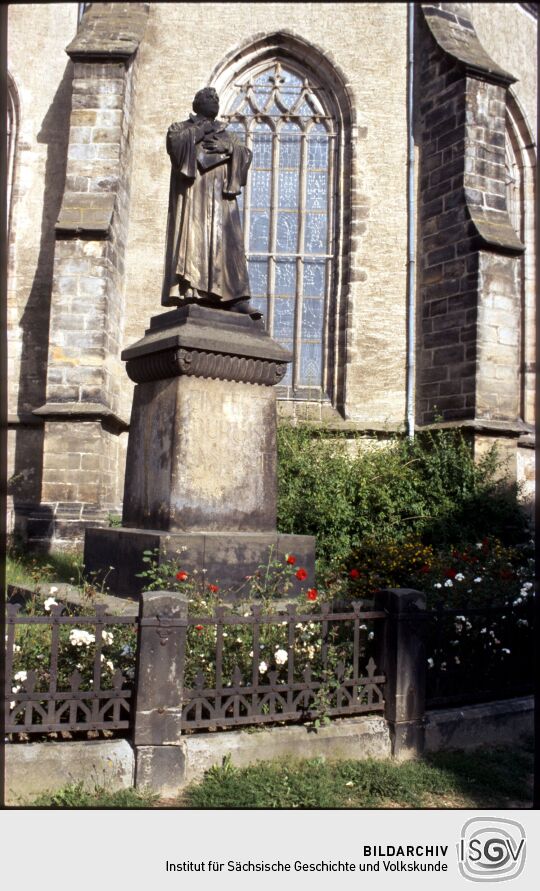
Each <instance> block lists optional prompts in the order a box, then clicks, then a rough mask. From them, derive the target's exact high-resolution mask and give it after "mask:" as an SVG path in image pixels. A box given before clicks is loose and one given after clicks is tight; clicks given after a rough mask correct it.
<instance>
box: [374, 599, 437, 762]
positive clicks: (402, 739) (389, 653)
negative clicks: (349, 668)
mask: <svg viewBox="0 0 540 891" xmlns="http://www.w3.org/2000/svg"><path fill="white" fill-rule="evenodd" d="M425 607H426V598H425V594H423V593H421V592H420V591H415V590H412V589H408V588H388V589H385V590H382V591H378V592H377V593H376V595H375V609H384V610H386V611H387V613H388V617H387V619H386V621H385V623H384V628H383V632H382V635H379V650H378V654H377V656H376V657H375V662H376V663H377V665H378V668H379V671H381V672H383V673H384V674H385V675H386V683H385V693H384V698H385V710H384V716H385V718H386V720H387V721H388V723H389V728H390V736H391V739H392V754H393V755H394V757H396V758H398V759H400V760H405V759H407V758H414V757H416V756H418V755H419V754H421V753H422V751H423V747H424V728H423V718H424V711H425V696H426V692H425V691H426V648H425V628H424V626H423V624H422V623H419V622H418V615H417V614H418V612H419V611H422V610H425Z"/></svg>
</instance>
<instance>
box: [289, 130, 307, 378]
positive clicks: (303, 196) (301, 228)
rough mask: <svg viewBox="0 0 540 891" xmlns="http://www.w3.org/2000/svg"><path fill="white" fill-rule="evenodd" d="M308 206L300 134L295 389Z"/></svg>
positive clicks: (299, 356)
mask: <svg viewBox="0 0 540 891" xmlns="http://www.w3.org/2000/svg"><path fill="white" fill-rule="evenodd" d="M306 208H307V135H306V132H305V130H304V131H303V132H302V133H301V135H300V171H299V177H298V232H297V236H296V237H297V242H296V251H297V254H296V295H295V301H294V303H295V306H294V334H293V337H294V354H295V357H296V358H295V362H294V366H293V381H292V385H293V390H296V389H297V387H298V386H299V384H300V363H301V361H302V349H303V343H302V305H303V293H304V291H303V289H304V258H305V251H304V237H305V228H306V226H305V223H306Z"/></svg>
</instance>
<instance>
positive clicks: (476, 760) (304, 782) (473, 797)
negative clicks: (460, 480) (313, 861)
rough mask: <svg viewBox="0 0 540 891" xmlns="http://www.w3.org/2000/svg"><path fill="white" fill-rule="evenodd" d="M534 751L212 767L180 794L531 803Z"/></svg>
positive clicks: (270, 801)
mask: <svg viewBox="0 0 540 891" xmlns="http://www.w3.org/2000/svg"><path fill="white" fill-rule="evenodd" d="M531 771H532V752H531V750H530V748H527V749H525V750H517V751H515V750H513V749H507V748H499V749H490V750H480V751H478V752H459V751H456V752H440V753H437V754H434V755H431V756H429V757H427V758H425V759H423V760H420V761H409V762H404V763H401V764H398V763H396V762H393V761H390V760H384V761H375V760H372V759H367V760H365V761H341V762H333V763H332V762H326V761H324V760H323V759H320V758H317V759H311V760H307V761H306V760H304V761H298V762H296V763H291V762H281V763H280V762H266V763H260V764H257V765H253V766H250V767H246V768H242V769H239V768H236V767H234V766H233V765H232V764H230V762H225V763H224V764H223V765H222V766H221V767H213V768H211V769H210V770H209V771H208V772H207V773H206V775H205V777H204V779H203V781H202V782H201V783H198V784H196V785H192V786H190V787H189V788H188V789H187V790H186V792H185V793H184V796H183V804H184V806H186V807H202V808H282V807H284V808H382V807H402V808H426V807H434V808H452V807H470V808H479V807H499V808H503V807H508V806H510V803H511V804H512V805H514V806H517V807H526V806H528V805H530V802H529V801H528V799H529V795H530V790H529V789H528V781H529V777H530V773H531Z"/></svg>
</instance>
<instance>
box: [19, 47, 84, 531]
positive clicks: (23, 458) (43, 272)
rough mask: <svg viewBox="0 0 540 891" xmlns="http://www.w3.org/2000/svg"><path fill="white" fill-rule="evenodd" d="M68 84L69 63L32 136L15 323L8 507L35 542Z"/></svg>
mask: <svg viewBox="0 0 540 891" xmlns="http://www.w3.org/2000/svg"><path fill="white" fill-rule="evenodd" d="M72 79H73V64H72V62H68V63H67V65H66V68H65V71H64V74H63V76H62V80H61V81H60V83H59V85H58V89H57V91H56V93H55V96H54V99H53V101H52V103H51V105H50V107H49V110H48V111H47V114H46V115H45V117H44V119H43V121H42V123H41V128H40V131H39V133H38V135H37V141H38V143H43V144H45V145H47V158H46V162H45V181H44V193H43V213H42V218H41V243H40V248H39V256H38V261H37V266H36V270H35V274H34V280H33V283H32V287H31V289H30V293H29V295H28V300H27V303H26V307H25V309H24V312H23V314H22V317H21V322H20V324H21V328H22V350H21V366H20V378H19V398H18V405H17V412H18V414H19V417H20V419H21V424H20V426H19V427H18V428H17V433H16V442H15V469H14V474H13V477H12V478H11V481H10V491H9V494H10V495H12V497H13V503H14V514H15V526H14V531H15V533H16V534H20V535H23V536H24V537H26V534H27V532H28V534H29V535H30V536H32V537H34V536H35V535H36V534H37V535H38V537H40V538H41V537H43V535H45V537H48V534H49V533H48V531H47V530H48V529H50V526H51V522H52V516H51V515H50V511H47V512H46V514H47V515H48V516H43V518H42V519H41V521H40V524H41V529H40V530H38V529H33V530H32V529H31V528H30V526H31V525H32V524H33V523H34V522H36V521H37V515H36V516H35V519H34V520H31V519H30V517H29V514H35V513H36V508H37V507H38V505H39V503H40V501H41V484H42V476H43V441H44V430H43V426H42V424H41V422H40V421H38V422H37V424H36V422H35V421H34V419H33V418H32V415H31V412H32V411H33V410H34V409H36V408H39V407H40V406H41V405H43V404H44V403H45V401H46V389H47V354H48V346H49V319H50V309H51V292H52V284H53V268H54V250H55V230H54V226H55V223H56V220H57V218H58V214H59V211H60V205H61V203H62V196H63V193H64V184H65V178H66V165H67V149H68V143H69V121H70V114H71V83H72ZM23 212H24V209H23ZM36 421H37V419H36ZM37 513H39V511H38V512H37ZM27 518H28V529H27Z"/></svg>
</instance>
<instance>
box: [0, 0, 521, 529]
mask: <svg viewBox="0 0 540 891" xmlns="http://www.w3.org/2000/svg"><path fill="white" fill-rule="evenodd" d="M248 11H249V14H247V13H248ZM416 20H417V21H416V36H415V52H416V59H415V65H416V78H417V82H416V94H415V113H414V132H415V151H416V156H415V157H416V184H415V196H414V197H415V199H416V202H417V208H418V223H417V238H418V241H417V244H418V252H417V258H416V267H417V356H416V360H417V384H416V410H417V416H416V422H417V424H418V425H420V426H422V425H429V424H431V423H433V422H437V423H439V422H441V420H442V423H444V424H446V425H447V424H451V425H453V424H455V425H458V426H464V428H465V429H467V430H468V431H469V432H470V434H471V436H472V438H473V442H474V443H475V449H476V451H477V453H478V454H481V452H482V451H483V450H484V449H485V448H486V447H487V446H488V445H489V443H491V442H494V441H497V440H498V441H500V443H501V444H502V445H503V447H504V450H505V453H508V455H509V458H510V465H511V469H512V470H513V472H515V474H516V475H517V477H518V478H520V479H523V480H524V481H525V483H526V488H527V491H528V493H529V494H530V493H532V491H533V473H532V460H531V459H532V455H533V452H532V446H533V438H532V436H531V434H532V429H533V428H532V424H533V422H534V381H535V364H534V363H535V355H534V331H535V325H534V315H535V256H534V237H533V233H534V189H533V180H534V171H535V167H534V165H535V151H534V148H533V147H532V146H531V145H530V141H531V135H530V134H532V133H534V132H535V122H536V67H535V59H536V22H535V20H534V18H533V16H532V15H531V14H530V13H529V12H527V11H525V10H524V9H523V5H522V4H502V3H496V4H485V3H480V4H477V3H474V4H467V3H458V4H452V3H444V4H417V5H416ZM30 21H31V22H32V33H33V35H34V37H33V40H34V43H33V48H32V64H31V65H30V64H29V61H28V56H27V49H26V47H27V42H28V40H27V33H28V23H29V22H30ZM9 25H10V34H9V43H10V49H9V61H8V65H9V70H10V74H11V76H12V78H13V81H14V84H15V93H17V94H18V96H16V101H17V103H18V106H19V127H18V139H17V147H16V163H15V175H14V187H13V200H12V207H13V216H12V225H11V233H10V235H11V239H10V240H11V247H10V269H9V283H8V285H9V325H10V333H9V337H10V341H9V362H10V368H9V374H10V390H9V394H10V407H9V411H10V461H11V464H10V471H9V472H10V475H11V483H10V485H11V490H10V493H11V495H12V497H13V500H14V503H15V508H16V514H17V518H18V519H17V522H18V527H17V524H15V528H16V529H18V531H20V532H21V534H23V535H25V536H29V537H30V538H33V539H34V540H39V541H41V542H42V543H44V544H47V543H48V542H49V541H50V540H51V539H52V540H54V542H55V546H67V545H69V544H70V543H71V542H73V541H77V540H80V538H81V535H82V532H83V529H84V526H85V524H87V523H88V522H98V523H106V522H107V517H108V515H109V514H110V513H117V512H118V511H119V509H120V505H121V499H122V491H123V475H124V464H125V448H126V442H127V432H126V431H127V428H128V422H129V415H130V409H131V400H132V393H133V385H132V384H131V382H130V381H129V379H128V378H127V375H126V374H125V371H124V367H123V363H122V362H121V361H120V352H121V350H122V349H123V348H125V347H127V346H129V345H130V344H131V343H133V342H134V341H135V340H137V339H139V338H140V337H141V336H142V335H143V333H144V329H145V328H146V327H147V325H148V321H149V317H150V316H151V315H154V314H156V313H159V312H160V311H161V309H162V307H161V304H160V294H161V286H162V276H163V266H164V255H165V232H166V216H167V206H168V192H169V175H170V163H169V159H168V156H167V153H166V150H165V134H166V131H167V128H168V126H169V125H170V123H171V122H172V121H176V120H183V119H185V117H187V114H188V113H189V111H190V110H191V102H192V99H193V96H194V94H195V92H196V91H197V90H198V89H200V88H201V87H203V86H205V85H207V84H212V85H213V84H216V85H218V87H220V85H221V86H222V85H224V84H225V83H226V82H227V80H228V78H229V77H231V76H232V75H233V73H234V72H235V71H239V70H240V68H241V66H242V64H243V60H244V59H245V58H246V57H248V56H249V55H250V53H251V54H253V57H255V55H256V53H259V57H260V53H263V52H264V51H265V48H266V50H267V51H268V52H270V51H276V52H281V53H282V54H283V56H284V58H286V56H287V54H292V56H293V57H294V58H296V59H297V61H298V62H299V63H301V64H304V65H305V66H306V68H307V69H308V70H309V69H310V67H311V69H312V70H314V71H315V72H317V73H319V74H320V76H321V77H322V78H323V80H324V77H325V76H328V78H329V80H328V85H329V87H330V88H331V89H332V90H333V91H334V92H335V93H336V96H337V101H338V102H339V103H341V105H340V107H341V108H342V109H343V122H344V123H343V143H342V146H341V167H340V171H339V177H338V181H337V190H338V193H339V197H340V198H341V199H343V200H342V211H341V215H340V218H339V219H338V226H337V241H336V243H335V245H334V249H335V254H336V255H337V257H338V258H339V262H338V263H337V266H336V278H337V287H336V293H335V296H334V300H333V304H332V320H331V324H330V338H331V350H330V353H331V357H330V361H331V367H332V368H333V376H332V387H331V393H330V396H331V401H330V402H328V403H326V404H325V403H321V402H314V403H307V402H304V403H295V402H292V401H282V402H281V403H280V413H281V415H283V416H285V417H289V418H291V417H296V418H298V419H309V420H312V421H322V422H324V423H327V424H329V425H330V426H332V427H337V428H342V429H348V430H350V431H351V434H355V433H359V434H361V435H362V436H364V437H365V436H374V435H375V436H376V435H379V436H380V435H386V434H389V433H391V432H393V431H404V429H405V415H406V374H407V356H406V349H407V272H408V269H407V226H408V208H407V126H408V113H407V27H408V21H407V4H404V3H396V4H382V3H363V4H355V3H353V4H350V3H331V4H305V3H261V4H252V5H249V7H248V6H246V5H245V4H240V3H182V4H162V3H156V4H154V3H134V4H129V5H126V4H114V3H113V4H106V3H104V4H90V8H89V10H88V11H87V13H86V15H85V20H84V22H83V26H82V27H81V29H80V30H79V31H77V5H76V4H43V5H42V4H27V5H22V6H17V5H15V6H11V7H10V10H9ZM475 29H476V31H475ZM456 41H457V43H456ZM460 41H461V42H460ZM463 41H465V43H467V41H469V42H470V41H472V43H474V42H475V41H476V43H474V45H475V47H476V49H474V51H473V56H474V53H477V54H479V55H478V58H477V59H476V61H478V60H479V64H480V68H479V69H478V70H476V69H475V68H474V65H475V59H474V58H473V59H472V68H471V66H470V64H469V63H470V62H471V59H469V62H466V64H465V69H464V67H463V60H462V59H461V60H460V56H459V53H460V52H461V50H462V49H463ZM472 43H471V46H472ZM66 47H67V48H68V53H69V58H68V55H66V51H65V50H66ZM460 47H461V49H460ZM478 47H480V49H478ZM469 50H470V47H469ZM486 59H487V60H488V61H487V62H486ZM467 65H469V67H468V68H467ZM482 65H483V66H484V68H483V69H482ZM486 65H487V69H489V70H488V75H487V76H486ZM490 65H493V66H494V67H493V69H492V70H491V69H490ZM480 69H481V71H480V74H479V70H480ZM482 71H483V73H482ZM330 81H331V83H330ZM338 94H339V95H338ZM508 114H510V116H511V119H512V121H513V126H514V127H515V128H516V132H517V131H519V134H518V135H519V140H520V145H521V147H522V151H523V157H524V158H525V161H524V162H523V166H524V169H523V171H522V182H521V184H520V188H521V189H522V192H523V196H522V197H523V207H524V211H523V218H522V225H521V230H520V232H519V233H516V232H515V231H513V229H512V225H511V222H510V217H509V214H508V208H507V206H506V204H507V199H506V185H505V174H504V170H503V167H502V166H501V164H502V163H503V161H502V159H503V157H504V140H505V126H506V124H505V120H506V117H507V115H508ZM338 204H339V202H338ZM503 223H504V225H503ZM501 226H502V229H501ZM502 230H504V231H502ZM501 232H502V235H501ZM524 246H525V251H523V247H524Z"/></svg>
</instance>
